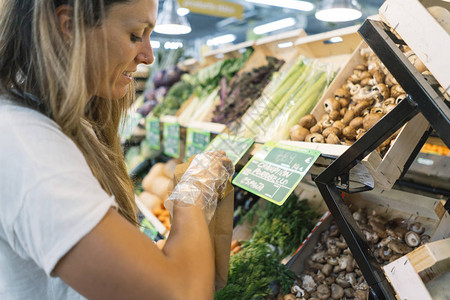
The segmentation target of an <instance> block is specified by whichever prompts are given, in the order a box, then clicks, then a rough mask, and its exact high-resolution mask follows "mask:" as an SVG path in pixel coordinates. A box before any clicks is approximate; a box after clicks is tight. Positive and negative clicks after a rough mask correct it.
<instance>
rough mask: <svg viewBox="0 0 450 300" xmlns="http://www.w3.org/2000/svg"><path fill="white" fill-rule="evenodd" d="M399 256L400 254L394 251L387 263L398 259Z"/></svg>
mask: <svg viewBox="0 0 450 300" xmlns="http://www.w3.org/2000/svg"><path fill="white" fill-rule="evenodd" d="M400 257H402V255H401V254H398V253H395V254H394V255H392V256H391V258H389V263H391V262H393V261H394V260H397V259H399V258H400Z"/></svg>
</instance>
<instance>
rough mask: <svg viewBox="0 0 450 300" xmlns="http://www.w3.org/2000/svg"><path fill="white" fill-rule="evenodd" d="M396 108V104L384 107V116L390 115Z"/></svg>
mask: <svg viewBox="0 0 450 300" xmlns="http://www.w3.org/2000/svg"><path fill="white" fill-rule="evenodd" d="M396 106H397V105H396V104H389V105H385V106H383V113H384V114H388V113H390V112H391V111H392V110H393V109H394V108H395V107H396Z"/></svg>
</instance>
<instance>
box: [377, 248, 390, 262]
mask: <svg viewBox="0 0 450 300" xmlns="http://www.w3.org/2000/svg"><path fill="white" fill-rule="evenodd" d="M378 255H379V256H380V257H381V258H382V259H383V260H385V261H389V259H390V258H391V256H392V250H391V249H389V248H387V247H383V248H380V249H378Z"/></svg>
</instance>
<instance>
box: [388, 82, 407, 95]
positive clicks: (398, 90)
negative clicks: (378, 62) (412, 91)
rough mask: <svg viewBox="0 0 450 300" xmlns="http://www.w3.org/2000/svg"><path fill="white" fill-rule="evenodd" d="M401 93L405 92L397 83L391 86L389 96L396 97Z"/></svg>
mask: <svg viewBox="0 0 450 300" xmlns="http://www.w3.org/2000/svg"><path fill="white" fill-rule="evenodd" d="M401 94H405V91H404V90H403V89H402V87H401V86H400V85H399V84H396V85H393V86H392V87H391V97H392V98H397V97H398V96H400V95H401Z"/></svg>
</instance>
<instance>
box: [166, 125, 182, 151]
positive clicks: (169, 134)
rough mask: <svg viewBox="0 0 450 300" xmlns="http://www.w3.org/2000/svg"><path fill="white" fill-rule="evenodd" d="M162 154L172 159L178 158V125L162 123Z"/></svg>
mask: <svg viewBox="0 0 450 300" xmlns="http://www.w3.org/2000/svg"><path fill="white" fill-rule="evenodd" d="M163 126H164V127H163V147H164V151H163V152H164V154H165V155H167V156H171V157H174V158H179V157H180V124H178V123H169V122H164V125H163Z"/></svg>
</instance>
